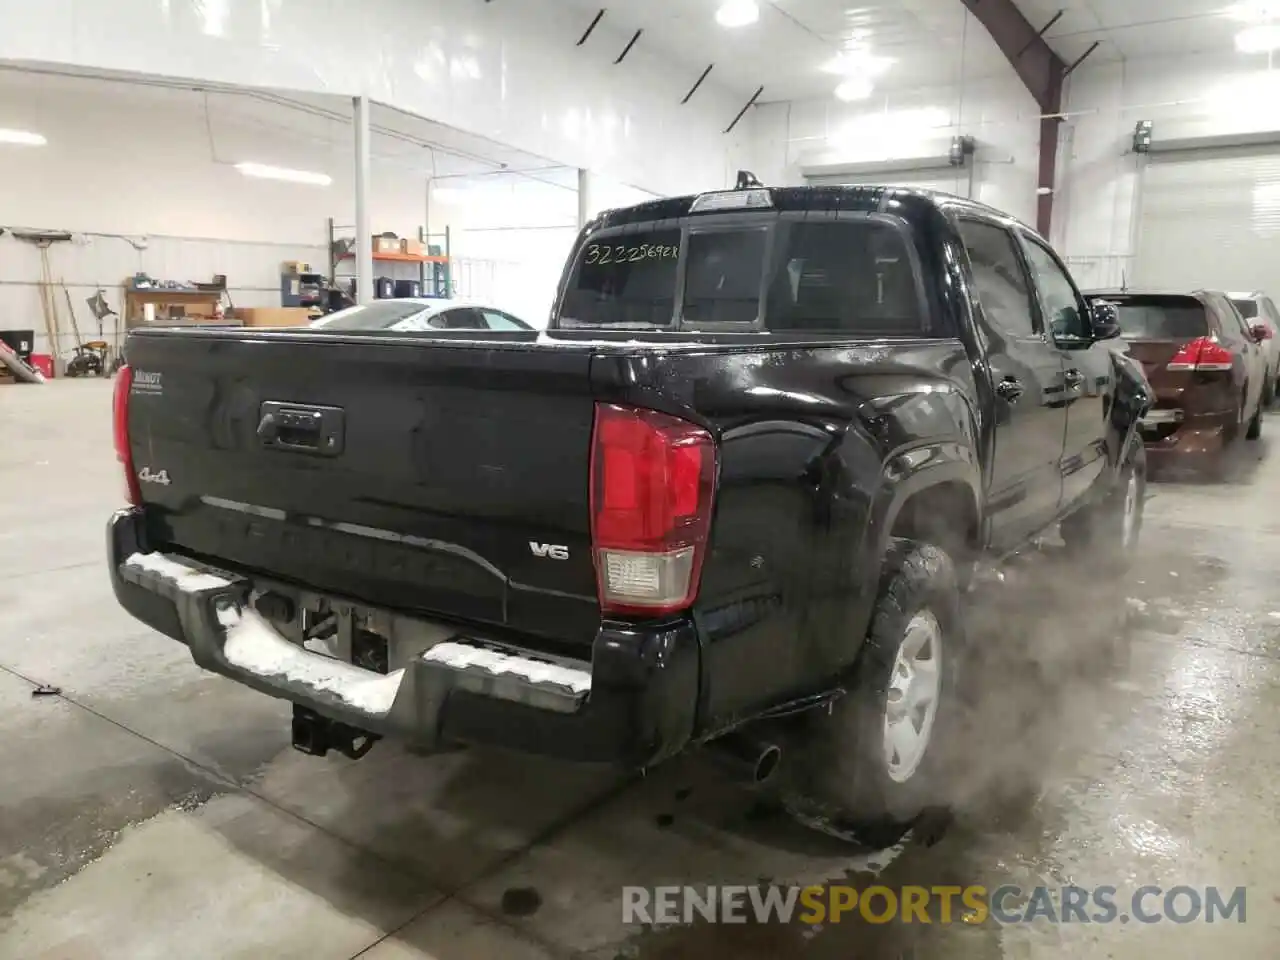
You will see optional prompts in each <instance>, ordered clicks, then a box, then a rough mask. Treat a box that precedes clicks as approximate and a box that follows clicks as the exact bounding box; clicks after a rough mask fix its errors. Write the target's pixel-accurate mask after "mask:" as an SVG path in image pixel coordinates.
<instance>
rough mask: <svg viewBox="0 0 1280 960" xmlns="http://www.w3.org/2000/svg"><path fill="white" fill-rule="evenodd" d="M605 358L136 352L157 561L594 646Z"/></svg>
mask: <svg viewBox="0 0 1280 960" xmlns="http://www.w3.org/2000/svg"><path fill="white" fill-rule="evenodd" d="M591 358H592V351H591V350H590V349H589V348H586V347H582V348H564V349H552V348H545V347H542V348H540V347H538V346H536V345H534V344H532V343H527V342H526V343H521V342H512V341H511V340H510V339H507V340H506V341H505V342H503V341H501V340H497V339H495V342H493V343H484V342H477V341H475V340H472V341H469V342H466V343H459V342H457V341H455V342H454V343H453V344H448V343H447V342H442V341H440V340H434V339H431V338H430V337H423V338H395V339H390V338H383V337H360V336H348V337H342V336H335V335H319V334H317V333H314V332H298V333H293V334H288V333H271V334H249V333H247V332H246V333H243V334H242V333H239V332H237V333H235V334H228V333H220V332H212V331H208V332H206V331H200V332H192V331H150V332H147V333H144V334H139V335H135V336H132V337H131V338H130V341H129V349H128V360H129V363H130V365H131V367H132V368H133V371H134V382H133V387H132V390H131V393H130V400H129V436H130V449H131V450H132V453H133V458H134V467H135V470H136V472H137V473H138V475H139V477H140V480H141V482H140V485H139V486H140V489H141V492H142V497H143V500H144V503H145V505H146V506H147V508H148V509H147V529H148V535H149V537H150V539H151V542H152V545H153V548H154V549H170V548H172V549H176V550H178V551H179V552H185V553H188V554H191V555H194V556H198V557H202V558H205V559H207V560H210V561H213V562H217V561H221V562H223V563H224V564H227V565H230V566H233V567H236V568H241V569H244V570H248V571H259V572H262V573H269V574H272V575H274V576H276V577H278V578H280V579H285V580H292V581H295V582H297V583H299V584H305V585H308V586H310V587H312V588H314V589H317V590H321V591H326V592H332V593H334V594H336V595H339V596H346V597H350V598H353V599H357V600H360V601H363V602H365V603H368V604H372V605H379V606H386V607H390V608H394V609H400V610H405V611H414V612H419V613H423V614H428V615H430V614H436V615H439V616H443V617H446V618H455V619H458V620H461V621H470V622H481V623H489V624H495V625H501V626H505V627H509V628H511V629H512V630H515V631H519V632H520V633H523V634H533V635H541V636H544V637H547V638H555V639H556V640H559V641H562V642H563V641H568V642H571V643H575V644H576V643H579V642H581V643H583V644H588V643H590V641H591V639H592V638H593V637H594V635H595V632H596V629H597V626H598V624H599V619H600V609H599V602H598V599H597V596H596V586H595V573H594V568H593V564H592V559H591V549H590V518H589V496H588V478H589V456H590V445H591V430H592V418H593V412H594V406H593V401H592V396H591V380H590V364H591Z"/></svg>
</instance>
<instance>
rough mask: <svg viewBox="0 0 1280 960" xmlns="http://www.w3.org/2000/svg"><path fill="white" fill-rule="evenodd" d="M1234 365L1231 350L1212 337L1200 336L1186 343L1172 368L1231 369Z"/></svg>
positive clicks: (1171, 363)
mask: <svg viewBox="0 0 1280 960" xmlns="http://www.w3.org/2000/svg"><path fill="white" fill-rule="evenodd" d="M1231 367H1232V356H1231V351H1230V350H1228V349H1227V348H1226V347H1224V346H1223V345H1222V344H1220V343H1218V341H1217V340H1214V339H1213V338H1212V337H1200V338H1199V339H1198V340H1192V341H1191V342H1190V343H1184V344H1183V345H1182V349H1181V350H1179V351H1178V352H1177V353H1176V354H1174V357H1173V359H1172V360H1170V361H1169V369H1170V370H1194V371H1197V372H1200V371H1205V370H1230V369H1231Z"/></svg>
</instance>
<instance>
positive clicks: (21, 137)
mask: <svg viewBox="0 0 1280 960" xmlns="http://www.w3.org/2000/svg"><path fill="white" fill-rule="evenodd" d="M48 142H49V141H48V140H46V139H45V138H44V137H42V136H41V135H40V134H38V133H31V132H30V131H27V130H5V129H0V143H16V144H18V145H20V146H23V147H43V146H44V145H45V144H46V143H48Z"/></svg>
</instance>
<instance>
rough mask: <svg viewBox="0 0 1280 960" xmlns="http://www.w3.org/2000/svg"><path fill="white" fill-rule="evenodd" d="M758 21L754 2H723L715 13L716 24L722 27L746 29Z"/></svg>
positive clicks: (757, 8)
mask: <svg viewBox="0 0 1280 960" xmlns="http://www.w3.org/2000/svg"><path fill="white" fill-rule="evenodd" d="M759 19H760V4H758V3H756V0H724V3H722V4H720V9H719V10H717V11H716V23H718V24H720V26H722V27H730V28H732V27H746V26H750V25H751V24H753V23H755V22H756V21H757V20H759Z"/></svg>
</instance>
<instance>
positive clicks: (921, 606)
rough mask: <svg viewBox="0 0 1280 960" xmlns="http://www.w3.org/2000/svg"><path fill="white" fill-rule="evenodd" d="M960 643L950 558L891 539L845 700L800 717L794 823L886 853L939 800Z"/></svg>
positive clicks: (790, 793) (788, 789)
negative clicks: (803, 724) (942, 742)
mask: <svg viewBox="0 0 1280 960" xmlns="http://www.w3.org/2000/svg"><path fill="white" fill-rule="evenodd" d="M962 646H963V631H962V629H961V624H960V593H959V589H958V587H957V584H956V571H955V567H954V566H953V564H952V562H951V558H950V557H949V556H948V555H947V554H946V552H945V551H943V550H941V549H940V548H938V547H935V546H932V545H930V544H925V543H917V542H915V541H911V540H903V539H896V538H895V539H894V540H893V541H892V542H891V545H890V547H889V550H888V553H887V555H886V556H885V560H884V563H883V566H882V572H881V580H880V590H879V593H878V596H877V600H876V605H875V609H874V610H873V612H872V617H871V628H870V631H869V632H868V635H867V638H866V641H865V643H864V645H863V648H862V652H861V653H860V654H859V656H858V661H857V664H856V666H855V668H854V673H853V677H852V681H851V683H850V684H849V693H848V694H846V695H845V697H843V698H842V699H841V700H839V701H837V702H836V703H835V704H834V706H833V707H832V708H831V710H830V712H828V713H823V714H820V715H814V716H812V717H810V718H807V719H806V723H807V724H808V725H807V726H806V727H805V728H804V729H803V731H802V732H801V733H800V737H802V738H803V742H802V743H796V744H794V746H793V753H792V755H791V756H789V757H788V760H789V761H791V763H790V768H791V769H790V771H789V773H788V782H787V784H786V786H785V787H784V791H785V793H786V797H787V806H788V807H789V808H790V809H791V811H792V813H793V814H794V815H795V816H796V817H797V818H798V819H799V820H801V821H802V822H804V823H806V824H807V825H809V826H811V827H816V828H818V829H821V830H823V831H825V832H828V833H831V834H834V835H837V836H840V837H843V838H845V839H849V840H853V841H855V842H858V843H863V844H867V845H869V846H873V847H885V846H889V845H891V844H893V843H895V842H896V841H897V840H898V839H900V838H901V836H902V835H903V833H905V832H906V831H907V830H908V829H910V827H911V825H912V824H913V823H914V822H915V821H916V819H917V818H918V817H919V816H920V815H921V814H922V813H923V812H924V811H925V810H926V809H928V808H930V807H936V806H939V805H942V804H944V803H945V800H946V798H945V797H944V796H943V787H944V783H943V779H944V778H943V766H944V764H943V761H944V754H945V751H944V750H943V749H942V747H941V745H940V740H941V739H942V736H941V734H942V731H945V730H946V729H947V728H948V726H949V725H950V713H951V710H952V706H953V704H952V700H953V691H954V689H955V674H956V662H957V658H958V656H959V655H960V651H961V648H962ZM798 739H799V738H798Z"/></svg>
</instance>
